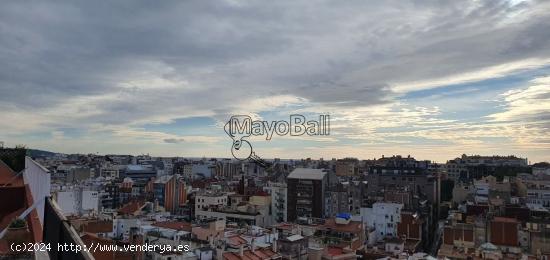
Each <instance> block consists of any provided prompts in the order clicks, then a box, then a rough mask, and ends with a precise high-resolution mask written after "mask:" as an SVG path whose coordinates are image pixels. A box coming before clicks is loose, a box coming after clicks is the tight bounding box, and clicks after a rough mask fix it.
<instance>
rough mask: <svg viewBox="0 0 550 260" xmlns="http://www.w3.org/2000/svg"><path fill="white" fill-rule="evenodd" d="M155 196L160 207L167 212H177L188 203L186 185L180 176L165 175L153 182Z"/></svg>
mask: <svg viewBox="0 0 550 260" xmlns="http://www.w3.org/2000/svg"><path fill="white" fill-rule="evenodd" d="M153 194H154V198H155V200H156V201H157V202H158V205H159V206H161V207H164V209H165V210H166V211H169V212H175V211H176V210H177V208H179V207H181V206H184V205H185V203H186V201H187V193H186V189H185V183H183V181H181V180H180V179H179V175H163V176H160V177H159V178H157V179H156V180H155V181H154V182H153Z"/></svg>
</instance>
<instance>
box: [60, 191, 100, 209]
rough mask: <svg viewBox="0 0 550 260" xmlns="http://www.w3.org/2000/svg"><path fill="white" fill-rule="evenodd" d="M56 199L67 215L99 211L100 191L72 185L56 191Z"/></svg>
mask: <svg viewBox="0 0 550 260" xmlns="http://www.w3.org/2000/svg"><path fill="white" fill-rule="evenodd" d="M54 197H55V200H56V202H57V204H58V205H59V208H60V209H61V211H62V212H63V214H64V215H65V216H81V215H94V214H98V213H99V192H98V191H96V190H89V189H86V188H83V187H71V188H70V189H68V190H62V191H57V192H55V193H54Z"/></svg>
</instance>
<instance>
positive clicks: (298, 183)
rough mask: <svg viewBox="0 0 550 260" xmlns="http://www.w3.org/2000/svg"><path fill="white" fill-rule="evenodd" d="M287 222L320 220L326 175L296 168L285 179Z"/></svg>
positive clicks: (322, 212) (315, 170) (323, 202)
mask: <svg viewBox="0 0 550 260" xmlns="http://www.w3.org/2000/svg"><path fill="white" fill-rule="evenodd" d="M287 185H288V204H287V207H288V208H287V218H288V221H294V220H296V219H297V218H298V217H315V218H322V217H323V215H324V204H325V201H324V199H323V198H324V195H325V187H326V185H327V173H326V172H324V171H323V170H320V169H306V168H296V169H295V170H294V171H292V172H291V173H290V174H289V175H288V177H287Z"/></svg>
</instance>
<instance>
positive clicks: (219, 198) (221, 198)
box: [195, 192, 228, 217]
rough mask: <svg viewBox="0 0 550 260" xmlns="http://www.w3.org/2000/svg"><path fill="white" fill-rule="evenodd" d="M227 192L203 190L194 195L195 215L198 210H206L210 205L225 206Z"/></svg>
mask: <svg viewBox="0 0 550 260" xmlns="http://www.w3.org/2000/svg"><path fill="white" fill-rule="evenodd" d="M227 195H228V194H227V193H222V192H205V193H203V194H197V195H196V196H195V217H196V216H197V212H199V211H207V210H208V209H209V208H211V207H225V206H227V202H228V198H227Z"/></svg>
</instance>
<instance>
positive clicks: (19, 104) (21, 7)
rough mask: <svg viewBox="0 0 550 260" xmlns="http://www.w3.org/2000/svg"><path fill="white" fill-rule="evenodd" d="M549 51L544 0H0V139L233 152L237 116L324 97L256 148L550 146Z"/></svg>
mask: <svg viewBox="0 0 550 260" xmlns="http://www.w3.org/2000/svg"><path fill="white" fill-rule="evenodd" d="M549 66H550V3H549V2H547V1H546V2H545V1H444V2H442V1H413V0H411V1H403V0H400V1H311V0H307V1H296V0H292V1H236V0H232V1H160V2H152V1H116V2H108V3H107V2H105V3H98V2H96V1H65V2H63V1H58V2H54V3H45V2H38V1H37V2H32V1H29V2H22V1H2V2H1V3H0V68H2V69H1V70H0V111H2V113H1V114H0V140H3V141H6V142H7V144H9V145H14V144H26V145H28V146H30V147H36V148H41V149H49V150H54V151H60V152H86V153H87V152H99V153H131V154H135V153H151V154H154V155H163V156H169V155H170V156H176V155H186V156H192V155H194V156H203V155H204V156H224V157H228V156H230V153H229V150H228V149H227V147H228V142H229V140H228V139H227V137H226V136H225V133H224V132H223V129H222V128H221V127H220V124H221V122H223V121H224V120H227V118H228V117H229V116H230V115H232V114H235V113H246V114H252V115H255V116H257V117H264V118H268V117H269V118H268V119H280V117H285V119H286V117H287V116H288V115H289V114H290V113H293V112H302V113H305V114H310V115H314V114H319V113H331V115H332V118H333V120H334V124H333V126H334V131H333V132H332V136H331V138H327V139H325V140H319V138H316V139H312V140H294V142H292V141H293V140H279V141H274V142H271V143H268V144H260V146H259V147H260V148H261V151H258V152H259V153H260V154H262V155H264V156H265V157H288V156H293V157H297V158H302V157H319V156H323V157H325V158H327V157H329V158H330V157H341V156H355V157H360V158H366V157H369V158H370V157H374V156H377V157H378V156H380V155H382V154H386V155H389V154H397V153H402V154H412V155H415V156H417V157H419V158H423V159H435V160H438V161H444V160H445V159H450V158H452V157H455V156H458V155H460V154H461V153H478V154H505V155H506V154H517V155H520V156H524V157H529V158H530V159H532V160H534V161H538V160H550V136H549V134H548V133H549V132H550V116H549V115H550V80H548V79H549V77H548V75H549V74H550V73H549V72H550V69H549ZM271 117H273V118H271ZM186 118H187V119H188V120H185V119H186ZM204 118H207V119H208V118H209V119H211V121H212V122H210V121H208V120H206V121H204V120H203V119H204ZM198 119H201V120H198ZM181 120H183V121H181ZM197 120H198V121H200V122H198V123H197ZM178 122H180V124H177V123H178ZM181 122H183V123H181ZM151 126H155V127H154V130H151V129H152V128H151ZM174 126H177V127H181V131H173V128H174ZM177 127H176V129H178V128H177ZM193 129H200V131H199V130H197V131H191V130H193ZM298 147H299V148H300V149H297V148H298Z"/></svg>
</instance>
